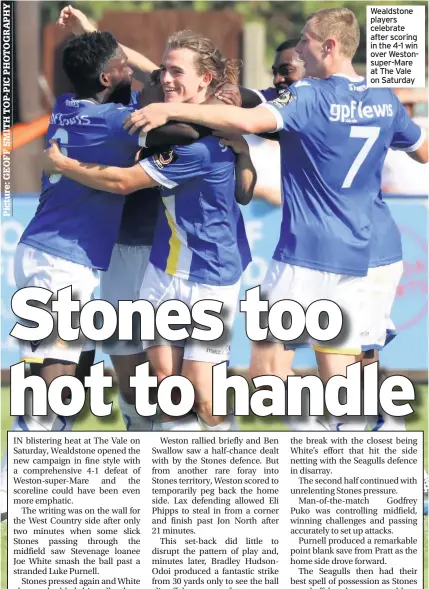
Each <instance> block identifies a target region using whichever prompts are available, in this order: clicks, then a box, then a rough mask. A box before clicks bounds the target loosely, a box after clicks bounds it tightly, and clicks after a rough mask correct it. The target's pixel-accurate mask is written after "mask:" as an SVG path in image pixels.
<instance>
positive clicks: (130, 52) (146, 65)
mask: <svg viewBox="0 0 429 589" xmlns="http://www.w3.org/2000/svg"><path fill="white" fill-rule="evenodd" d="M57 25H58V26H59V27H60V28H62V29H66V30H67V31H68V32H70V33H73V34H74V35H83V34H84V33H92V32H94V31H96V30H97V29H96V27H95V26H94V25H93V24H92V23H91V21H90V20H89V19H88V17H87V16H86V15H85V14H84V13H83V12H82V11H81V10H77V8H73V6H66V7H65V8H63V9H62V10H61V12H60V16H59V17H58V20H57ZM121 47H122V49H123V50H124V52H125V54H126V56H127V58H128V61H129V65H130V67H132V68H133V71H134V77H135V78H136V79H137V80H139V81H145V80H146V75H147V74H150V73H151V72H153V70H156V69H157V68H158V66H157V65H156V64H155V63H153V61H151V60H150V59H148V58H147V57H145V56H144V55H143V54H141V53H139V52H138V51H134V49H130V48H129V47H126V46H125V45H121ZM139 74H140V75H139ZM142 75H143V77H142Z"/></svg>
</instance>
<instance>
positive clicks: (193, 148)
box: [139, 141, 210, 188]
mask: <svg viewBox="0 0 429 589" xmlns="http://www.w3.org/2000/svg"><path fill="white" fill-rule="evenodd" d="M209 161H210V150H209V146H208V145H207V144H205V143H204V142H202V141H197V142H195V143H192V144H191V145H183V146H180V147H179V146H175V147H174V149H170V150H166V151H163V152H160V153H156V154H155V155H153V156H151V157H149V158H146V159H144V160H142V161H140V162H139V164H140V165H141V166H142V168H143V169H144V170H145V171H146V172H147V174H149V176H150V177H151V178H153V180H155V181H156V182H158V183H159V184H161V186H165V188H175V187H176V186H179V185H180V184H183V183H185V182H187V181H189V180H192V179H194V178H196V177H198V176H203V175H204V174H205V170H206V166H207V163H208V162H209Z"/></svg>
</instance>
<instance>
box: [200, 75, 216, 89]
mask: <svg viewBox="0 0 429 589" xmlns="http://www.w3.org/2000/svg"><path fill="white" fill-rule="evenodd" d="M212 80H213V74H212V72H205V73H204V74H203V76H202V80H201V82H200V85H201V87H202V88H207V87H208V86H210V84H211V81H212Z"/></svg>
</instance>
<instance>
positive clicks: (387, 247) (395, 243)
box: [369, 192, 402, 268]
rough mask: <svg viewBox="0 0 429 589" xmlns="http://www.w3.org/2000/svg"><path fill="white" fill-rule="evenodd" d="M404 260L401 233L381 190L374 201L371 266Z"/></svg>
mask: <svg viewBox="0 0 429 589" xmlns="http://www.w3.org/2000/svg"><path fill="white" fill-rule="evenodd" d="M400 260H402V242H401V233H400V231H399V228H398V226H397V225H396V223H395V221H394V219H393V217H392V213H391V212H390V208H389V206H388V204H387V203H386V201H384V200H383V195H382V193H381V192H379V193H378V196H377V198H376V199H375V201H374V207H373V212H372V231H371V242H370V257H369V267H370V268H375V267H377V266H386V265H387V264H394V263H395V262H399V261H400Z"/></svg>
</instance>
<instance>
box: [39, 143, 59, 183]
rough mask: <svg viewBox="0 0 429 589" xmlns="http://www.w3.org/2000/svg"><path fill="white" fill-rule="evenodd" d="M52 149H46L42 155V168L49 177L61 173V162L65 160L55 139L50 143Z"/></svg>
mask: <svg viewBox="0 0 429 589" xmlns="http://www.w3.org/2000/svg"><path fill="white" fill-rule="evenodd" d="M49 143H50V145H51V147H49V148H48V149H45V150H44V152H43V155H42V167H43V170H44V172H45V174H47V175H48V176H49V175H50V174H55V173H57V172H61V170H62V169H61V160H62V159H63V158H64V156H63V154H62V153H61V151H60V148H59V146H58V143H57V142H56V141H55V139H51V140H50V141H49Z"/></svg>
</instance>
